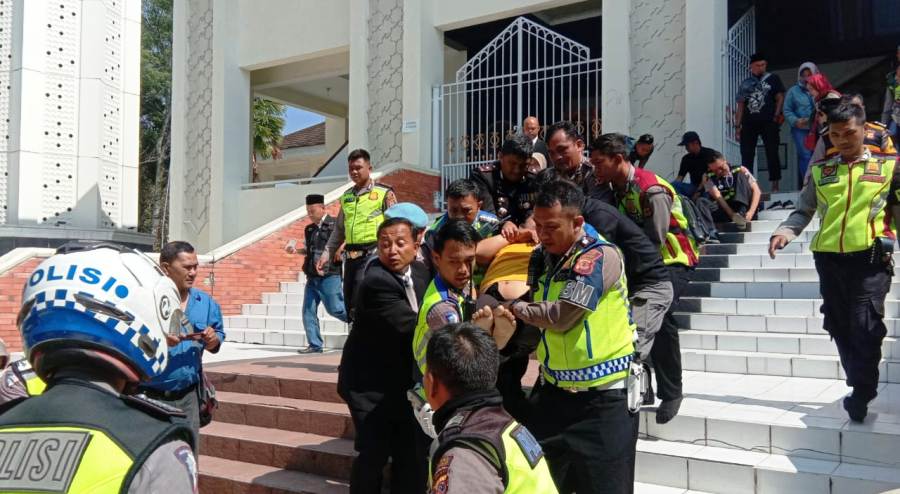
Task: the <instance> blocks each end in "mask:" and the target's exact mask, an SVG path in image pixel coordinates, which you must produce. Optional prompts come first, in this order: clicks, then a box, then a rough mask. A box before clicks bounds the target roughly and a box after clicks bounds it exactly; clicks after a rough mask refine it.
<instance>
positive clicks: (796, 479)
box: [756, 470, 831, 494]
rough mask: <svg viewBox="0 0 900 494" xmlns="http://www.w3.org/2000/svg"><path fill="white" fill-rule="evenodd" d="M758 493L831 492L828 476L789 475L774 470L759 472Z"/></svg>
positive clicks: (810, 474)
mask: <svg viewBox="0 0 900 494" xmlns="http://www.w3.org/2000/svg"><path fill="white" fill-rule="evenodd" d="M756 482H757V492H765V493H767V494H769V493H772V494H796V493H798V492H809V493H813V492H821V493H827V492H830V488H831V483H830V480H829V478H828V475H817V474H813V473H788V472H777V471H774V470H758V472H757V474H756Z"/></svg>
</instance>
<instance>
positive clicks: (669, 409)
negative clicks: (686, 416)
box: [656, 398, 681, 424]
mask: <svg viewBox="0 0 900 494" xmlns="http://www.w3.org/2000/svg"><path fill="white" fill-rule="evenodd" d="M679 408H681V398H675V399H674V400H668V401H664V402H662V403H660V404H659V408H657V409H656V423H657V424H665V423H667V422H669V421H670V420H672V419H674V418H675V416H676V415H678V409H679Z"/></svg>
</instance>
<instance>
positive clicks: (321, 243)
mask: <svg viewBox="0 0 900 494" xmlns="http://www.w3.org/2000/svg"><path fill="white" fill-rule="evenodd" d="M336 225H337V220H336V219H335V218H334V216H331V215H328V214H326V215H325V216H323V217H322V219H321V220H320V221H319V222H318V223H310V224H308V225H306V228H304V229H303V241H304V243H305V245H306V258H304V259H303V274H305V275H306V276H308V277H321V276H331V275H340V274H341V263H340V262H329V263H326V264H325V269H324V274H322V275H320V274H319V273H318V272H317V271H316V261H317V260H318V259H319V256H320V255H322V253H323V252H325V246H326V245H327V244H328V239H329V238H330V237H331V232H333V231H334V229H335V226H336Z"/></svg>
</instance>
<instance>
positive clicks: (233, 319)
mask: <svg viewBox="0 0 900 494" xmlns="http://www.w3.org/2000/svg"><path fill="white" fill-rule="evenodd" d="M225 327H226V328H246V327H247V318H246V317H238V316H229V317H228V319H227V322H226V324H225Z"/></svg>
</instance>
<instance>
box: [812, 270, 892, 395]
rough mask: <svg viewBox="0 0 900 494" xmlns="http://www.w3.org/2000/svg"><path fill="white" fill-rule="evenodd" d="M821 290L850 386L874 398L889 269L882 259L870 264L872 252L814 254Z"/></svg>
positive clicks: (827, 321)
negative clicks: (879, 261) (870, 253)
mask: <svg viewBox="0 0 900 494" xmlns="http://www.w3.org/2000/svg"><path fill="white" fill-rule="evenodd" d="M813 258H814V259H815V262H816V271H818V273H819V291H820V292H821V293H822V307H821V309H820V310H821V312H822V314H823V315H824V316H825V321H824V328H825V331H827V332H828V334H829V335H831V338H832V339H833V340H834V343H835V345H836V346H837V350H838V355H840V357H841V365H842V366H843V367H844V372H845V373H846V374H847V385H848V386H851V387H852V388H853V391H854V395H856V396H861V397H862V398H864V399H871V398H874V397H875V395H876V394H877V389H878V362H879V361H881V342H882V340H883V339H884V336H885V335H886V334H887V328H885V326H884V299H885V297H886V296H887V293H888V291H890V287H891V274H890V271H888V268H887V267H886V266H885V265H884V264H883V263H876V264H872V263H871V262H870V256H869V254H868V253H864V254H859V255H841V254H827V253H815V254H814V255H813Z"/></svg>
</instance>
